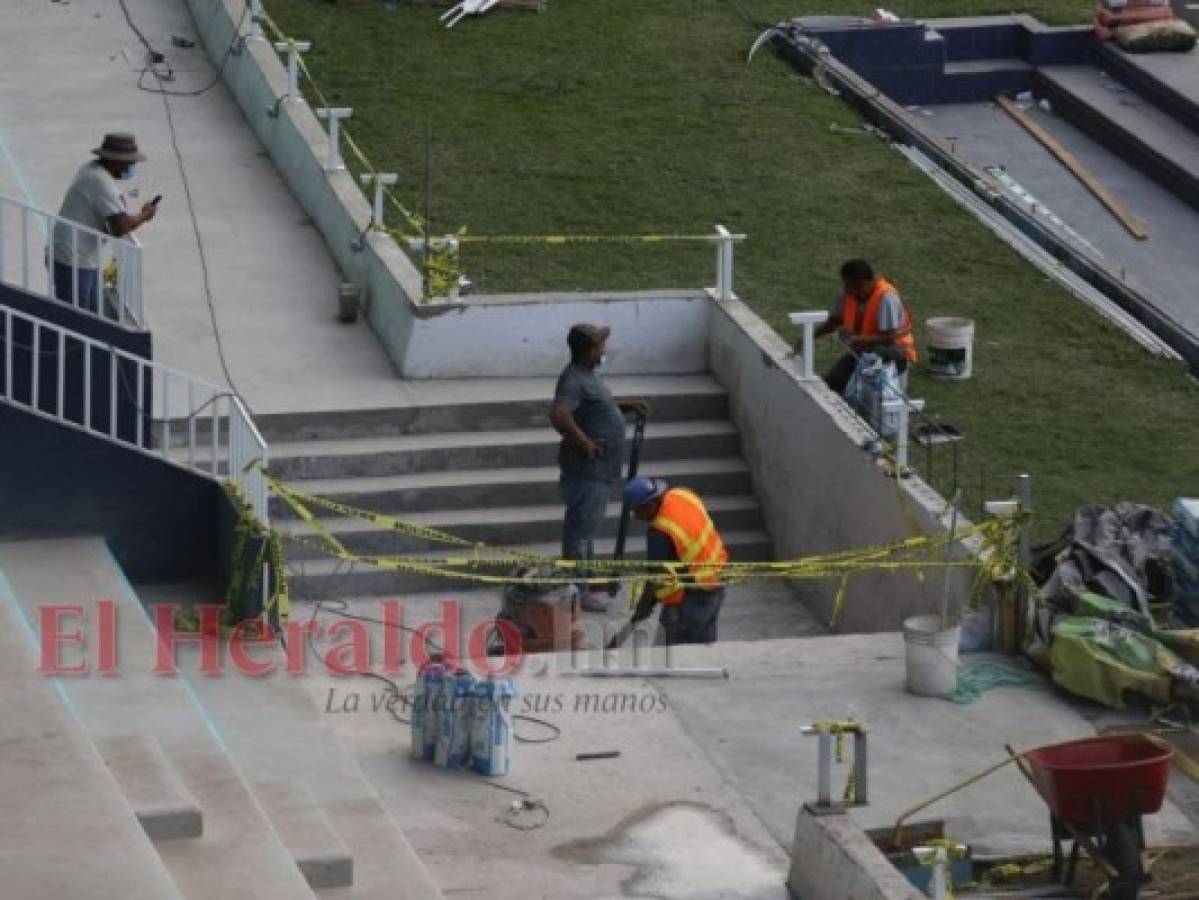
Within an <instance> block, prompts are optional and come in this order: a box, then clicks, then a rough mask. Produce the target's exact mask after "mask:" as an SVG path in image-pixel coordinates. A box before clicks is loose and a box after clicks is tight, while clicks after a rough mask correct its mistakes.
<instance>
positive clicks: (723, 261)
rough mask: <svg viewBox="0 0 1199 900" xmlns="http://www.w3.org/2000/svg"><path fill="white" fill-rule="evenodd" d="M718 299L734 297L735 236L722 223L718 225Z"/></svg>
mask: <svg viewBox="0 0 1199 900" xmlns="http://www.w3.org/2000/svg"><path fill="white" fill-rule="evenodd" d="M716 234H717V240H716V299H717V300H731V299H732V298H733V236H732V235H731V234H729V230H728V229H727V228H725V227H724V226H723V225H721V224H720V223H717V225H716Z"/></svg>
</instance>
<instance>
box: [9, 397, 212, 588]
mask: <svg viewBox="0 0 1199 900" xmlns="http://www.w3.org/2000/svg"><path fill="white" fill-rule="evenodd" d="M224 497H225V494H224V491H223V490H222V488H221V486H220V485H219V484H217V482H215V481H212V480H211V479H208V478H205V477H203V476H202V475H198V474H195V473H193V472H189V471H187V470H185V469H182V468H180V467H178V466H174V465H171V464H170V463H166V462H163V461H162V460H160V459H156V458H154V457H152V456H149V455H147V454H145V453H142V452H139V451H137V450H135V449H132V448H128V447H121V446H119V445H116V444H112V443H110V442H109V441H106V440H103V439H101V438H97V437H94V436H92V435H89V434H85V433H83V432H82V431H78V430H76V429H74V428H70V427H67V426H64V425H60V424H58V423H56V422H51V421H49V420H46V419H43V418H41V417H39V416H36V415H34V414H32V413H29V412H25V411H23V410H20V409H17V408H16V407H13V406H10V405H8V404H5V403H0V540H14V539H21V538H49V537H67V536H72V535H100V536H103V537H105V538H107V539H108V543H109V546H111V548H112V551H113V555H114V556H116V558H117V561H118V562H119V563H120V564H121V566H122V567H123V568H124V569H125V572H126V574H127V575H128V576H129V578H130V579H132V580H134V581H161V580H170V579H176V578H192V577H204V576H211V575H214V574H216V573H217V572H218V571H219V570H220V568H221V567H222V563H223V561H222V560H221V559H220V558H219V547H220V545H221V535H220V525H221V511H222V508H223V506H222V504H223V503H224V502H225V501H224Z"/></svg>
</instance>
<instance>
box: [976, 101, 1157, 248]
mask: <svg viewBox="0 0 1199 900" xmlns="http://www.w3.org/2000/svg"><path fill="white" fill-rule="evenodd" d="M995 103H996V105H997V106H998V107H999V108H1000V109H1002V110H1003V111H1004V112H1005V113H1007V114H1008V115H1009V116H1011V117H1012V118H1013V119H1014V120H1015V121H1016V122H1017V123H1018V124H1019V125H1020V127H1021V128H1023V129H1024V130H1025V131H1027V132H1028V133H1029V134H1031V135H1032V136H1033V137H1034V138H1036V140H1037V143H1039V144H1040V145H1041V146H1042V147H1044V148H1045V149H1046V150H1048V151H1049V152H1050V153H1051V154H1052V155H1053V157H1054V158H1055V159H1056V160H1057V161H1058V162H1060V163H1061V164H1062V165H1063V166H1065V167H1066V168H1067V169H1069V170H1070V174H1071V175H1073V176H1074V177H1075V178H1077V179H1078V180H1079V181H1081V182H1082V183H1083V186H1084V187H1085V188H1086V189H1087V190H1088V191H1090V192H1091V193H1092V194H1093V195H1094V196H1095V199H1096V200H1098V201H1099V202H1100V203H1102V204H1103V205H1104V206H1105V207H1107V211H1108V212H1110V213H1111V214H1112V215H1113V216H1115V218H1116V221H1118V222H1119V223H1120V224H1121V225H1123V226H1124V230H1125V231H1127V232H1128V233H1129V234H1131V235H1132V236H1133V237H1134V238H1136V239H1137V240H1138V241H1143V240H1145V238H1147V237H1149V232H1148V231H1146V230H1145V226H1144V225H1142V224H1141V223H1140V222H1138V221H1137V220H1136V219H1134V218H1133V217H1132V214H1131V213H1130V212H1129V211H1128V210H1127V209H1125V208H1124V204H1123V203H1121V202H1120V201H1119V200H1117V199H1116V198H1115V197H1113V196H1112V194H1111V192H1110V191H1109V190H1108V189H1107V188H1105V187H1104V186H1103V185H1102V184H1100V182H1099V179H1098V178H1096V177H1095V176H1094V175H1092V174H1091V172H1090V170H1088V169H1087V168H1086V166H1084V165H1083V164H1082V163H1080V162H1079V161H1078V160H1077V159H1075V157H1074V154H1072V153H1071V152H1070V151H1069V150H1067V149H1066V148H1065V147H1063V146H1062V145H1061V144H1060V143H1059V142H1058V140H1057V139H1056V138H1055V137H1054V136H1053V135H1051V134H1049V132H1047V131H1046V130H1045V129H1044V128H1042V127H1041V126H1040V125H1038V124H1037V123H1036V122H1034V121H1033V120H1032V118H1031V117H1029V116H1028V115H1027V114H1026V113H1025V112H1024V110H1022V109H1020V107H1018V106H1017V105H1016V104H1015V103H1013V102H1012V101H1011V100H1010V99H1008V98H1007V97H1004V96H1003V95H1002V94H999V95H997V96H996V97H995Z"/></svg>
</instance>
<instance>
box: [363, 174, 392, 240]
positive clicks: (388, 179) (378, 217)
mask: <svg viewBox="0 0 1199 900" xmlns="http://www.w3.org/2000/svg"><path fill="white" fill-rule="evenodd" d="M358 180H359V181H361V182H362V186H363V187H367V186H368V185H370V183H371V182H372V181H373V182H374V183H375V198H374V205H373V207H372V209H373V212H372V214H371V224H372V225H373V226H374V229H375V230H376V231H382V230H383V229H384V225H383V190H384V188H386V187H390V186H391V185H393V184H395V183H396V181H398V180H399V176H398V175H396V173H395V172H363V173H362V174H361V175H359V176H358Z"/></svg>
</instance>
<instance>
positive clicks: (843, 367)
mask: <svg viewBox="0 0 1199 900" xmlns="http://www.w3.org/2000/svg"><path fill="white" fill-rule="evenodd" d="M841 286H842V288H843V290H842V293H841V296H840V297H839V298H838V299H837V302H836V303H835V304H834V305H833V308H832V309H831V310H830V311H829V316H828V319H827V320H825V322H824V323H823V324H821V325H819V326H818V327H817V328H816V331H815V334H816V337H824V336H825V335H826V334H832V333H833V332H834V331H836V332H839V333H840V335H841V337H842V338H843V339H844V340H845V341H846V342H847V343H848V344H849V351H848V352H847V353H845V354H843V355H842V356H841V357H840V358H839V359H838V360H837V361H836V362H835V363H833V366H832V368H831V369H829V371H828V374H827V375H825V376H824V380H825V383H827V384H828V386H829V387H830V388H832V389H833V390H834V391H836V392H837V393H838V394H843V393H845V388H846V386H847V385H848V384H849V379H850V377H851V376H852V375H853V372H854V368H855V367H856V365H857V358H858V356H860V355H861V354H862V353H867V352H869V353H874V354H876V355H877V356H879V357H881V358H882V360H883V361H884V362H893V363H895V368H896V369H897V370H898V371H899V372H900V374H902V373H903V372H904V371H906V370H907V367H908V365H909V364H911V363H914V362H916V360H917V355H916V340H915V338H913V337H912V316H911V314H910V313H909V312H908V308H907V306H905V305H904V302H903V300H902V299H900V296H899V291H897V290H896V289H895V285H893V284H891V282H889V281H887V279H886V278H884V277H883V276H881V275H877V276H876V275H875V274H874V269H872V268H871V267H870V264H869V263H868V262H866V260H864V259H851V260H849V261H848V262H846V263H845V264H844V265H843V266H841ZM796 349H798V347H797V348H796Z"/></svg>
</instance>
